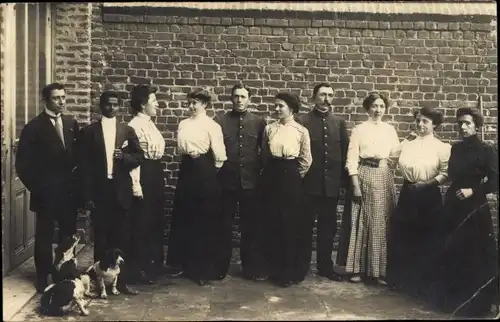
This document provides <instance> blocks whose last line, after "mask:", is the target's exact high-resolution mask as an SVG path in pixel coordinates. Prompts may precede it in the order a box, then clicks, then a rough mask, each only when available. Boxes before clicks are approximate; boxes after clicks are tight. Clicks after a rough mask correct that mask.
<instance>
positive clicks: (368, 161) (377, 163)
mask: <svg viewBox="0 0 500 322" xmlns="http://www.w3.org/2000/svg"><path fill="white" fill-rule="evenodd" d="M359 165H364V166H367V167H370V168H380V167H381V166H383V165H387V160H386V159H377V158H364V159H361V161H360V162H359Z"/></svg>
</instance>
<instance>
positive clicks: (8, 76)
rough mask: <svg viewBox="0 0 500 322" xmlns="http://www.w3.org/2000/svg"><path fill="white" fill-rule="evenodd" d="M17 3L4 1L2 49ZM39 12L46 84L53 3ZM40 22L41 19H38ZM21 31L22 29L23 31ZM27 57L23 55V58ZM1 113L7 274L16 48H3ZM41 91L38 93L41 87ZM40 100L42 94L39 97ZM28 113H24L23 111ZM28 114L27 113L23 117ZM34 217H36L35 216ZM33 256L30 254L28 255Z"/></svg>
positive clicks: (6, 268) (12, 42)
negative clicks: (44, 56)
mask: <svg viewBox="0 0 500 322" xmlns="http://www.w3.org/2000/svg"><path fill="white" fill-rule="evenodd" d="M15 5H16V3H10V4H3V5H2V6H4V8H3V15H4V17H3V18H4V19H3V26H2V27H3V31H4V35H3V37H4V45H5V48H15V46H16V33H17V30H16V10H15ZM38 5H39V6H40V7H39V8H40V13H43V14H44V15H43V16H44V23H43V28H45V33H44V34H45V40H44V41H45V52H46V53H47V54H46V55H47V59H46V60H45V62H46V69H45V70H46V74H45V79H46V84H49V83H51V82H52V80H53V77H54V71H53V66H54V56H55V55H54V50H53V48H54V46H53V41H54V36H55V33H54V28H53V21H54V17H55V14H54V10H53V8H54V6H53V5H52V4H50V3H45V4H44V3H39V4H38ZM40 22H41V21H40ZM22 32H25V30H23V31H22ZM25 59H26V58H25ZM3 80H4V81H3V84H2V86H3V93H4V95H3V102H4V106H3V111H2V113H3V115H4V144H5V154H6V156H5V165H4V166H5V185H4V188H5V189H4V192H5V204H4V206H5V207H4V209H3V219H4V220H3V227H2V230H3V237H2V243H3V254H2V255H3V259H4V261H3V265H2V268H3V269H2V276H5V275H6V274H8V273H9V272H10V271H11V270H12V269H13V268H15V267H11V266H12V264H13V261H12V259H13V258H12V256H13V251H14V250H13V249H12V238H13V227H12V216H15V214H13V213H12V209H14V207H12V203H13V202H14V198H13V196H12V192H13V191H12V180H13V177H12V172H13V167H14V166H15V165H14V164H12V154H13V153H15V150H16V148H17V143H18V142H17V139H16V110H15V109H16V106H17V104H16V51H15V50H5V52H4V66H3ZM39 90H40V93H41V89H39ZM40 99H41V97H40ZM39 106H40V107H39V111H37V112H40V110H41V109H42V108H43V107H42V104H41V103H40V105H39ZM26 115H27V113H26ZM26 117H27V116H26ZM28 201H29V191H28ZM35 220H36V219H35ZM31 256H33V255H31Z"/></svg>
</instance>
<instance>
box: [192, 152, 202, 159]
mask: <svg viewBox="0 0 500 322" xmlns="http://www.w3.org/2000/svg"><path fill="white" fill-rule="evenodd" d="M189 156H190V157H191V158H193V159H198V158H199V157H200V154H199V153H196V152H192V151H191V152H189Z"/></svg>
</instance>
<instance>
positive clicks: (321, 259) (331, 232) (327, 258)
mask: <svg viewBox="0 0 500 322" xmlns="http://www.w3.org/2000/svg"><path fill="white" fill-rule="evenodd" d="M307 200H308V207H307V209H308V211H309V212H310V214H311V216H310V217H309V218H310V220H311V221H312V222H311V223H310V225H311V228H312V225H313V224H314V219H315V218H316V215H317V218H318V221H317V225H316V228H317V230H316V232H317V233H316V258H317V259H316V268H317V269H318V271H321V272H325V273H331V272H332V270H333V261H332V251H333V239H334V238H335V233H336V232H337V203H338V197H333V198H329V197H321V196H311V195H309V196H308V198H307ZM310 234H311V235H312V231H311V232H310Z"/></svg>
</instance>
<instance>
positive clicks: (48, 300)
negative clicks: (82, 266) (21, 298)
mask: <svg viewBox="0 0 500 322" xmlns="http://www.w3.org/2000/svg"><path fill="white" fill-rule="evenodd" d="M84 296H89V297H90V296H91V294H90V276H89V275H88V274H86V273H83V274H82V275H80V276H78V277H77V278H74V279H66V280H63V281H61V282H59V283H56V284H51V285H49V286H47V288H46V289H45V290H44V291H43V294H42V297H41V299H40V307H41V312H42V313H43V314H45V315H50V316H63V315H65V314H66V313H68V312H69V311H70V310H71V309H72V308H73V306H74V305H75V304H76V305H78V307H79V309H80V312H81V313H82V314H83V315H89V310H88V309H86V308H85V306H84V303H83V298H84Z"/></svg>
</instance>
